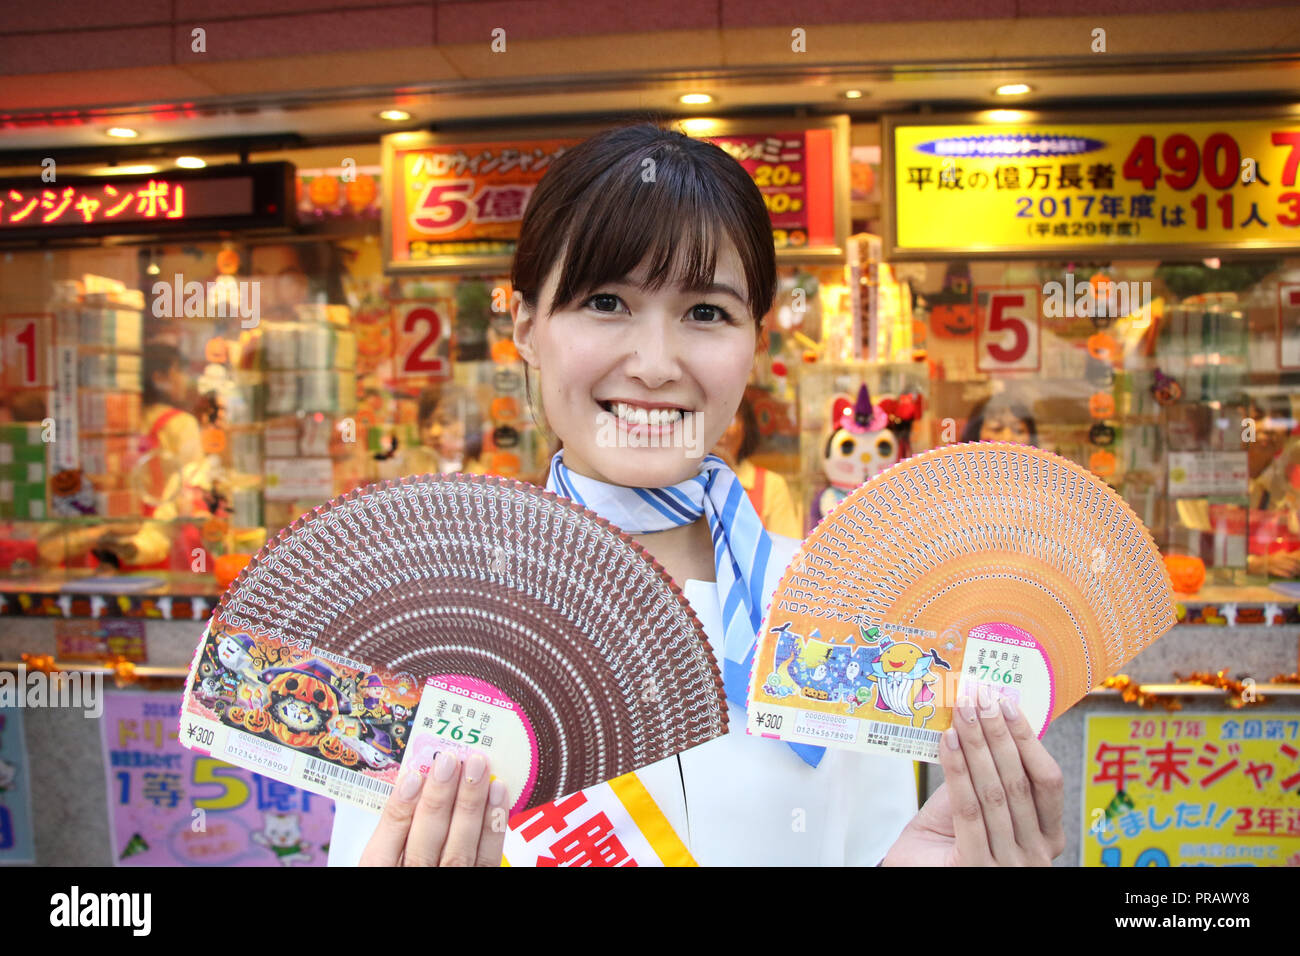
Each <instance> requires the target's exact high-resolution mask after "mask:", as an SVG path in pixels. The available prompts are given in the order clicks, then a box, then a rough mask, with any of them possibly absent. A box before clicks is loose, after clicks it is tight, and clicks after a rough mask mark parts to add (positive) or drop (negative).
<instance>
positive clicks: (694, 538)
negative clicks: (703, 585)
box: [632, 517, 717, 590]
mask: <svg viewBox="0 0 1300 956" xmlns="http://www.w3.org/2000/svg"><path fill="white" fill-rule="evenodd" d="M632 539H633V540H634V541H636V542H637V544H639V545H641V546H642V547H643V548H645V549H646V550H647V551H649V552H650V555H651V557H653V558H654V559H655V560H656V561H658V562H659V563H660V564H662V565H663V567H664V570H665V571H667V572H668V576H669V577H671V578H672V579H673V583H674V584H676V585H677V586H678V587H679V588H681V589H682V590H685V589H686V582H687V581H689V580H692V579H695V580H700V581H716V580H717V567H716V566H715V565H714V563H713V536H712V534H710V532H709V519H708V518H705V517H701V518H700V519H699V520H697V521H692V522H691V523H690V524H684V525H682V526H681V527H680V528H669V529H668V530H667V531H653V532H650V533H649V534H634V535H632Z"/></svg>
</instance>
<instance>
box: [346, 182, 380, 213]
mask: <svg viewBox="0 0 1300 956" xmlns="http://www.w3.org/2000/svg"><path fill="white" fill-rule="evenodd" d="M376 192H377V190H376V188H375V177H373V176H368V175H366V174H365V173H362V174H361V175H360V176H358V177H357V178H356V181H355V182H350V183H348V186H347V190H346V191H345V194H346V196H347V199H348V205H349V206H351V207H352V208H353V209H354V210H355V211H357V212H360V211H361V210H363V209H365V208H366V207H367V206H369V205H370V204H371V203H372V202H374V201H375V194H376Z"/></svg>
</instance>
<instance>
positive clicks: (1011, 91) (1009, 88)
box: [993, 83, 1033, 96]
mask: <svg viewBox="0 0 1300 956" xmlns="http://www.w3.org/2000/svg"><path fill="white" fill-rule="evenodd" d="M1032 90H1033V87H1032V86H1030V85H1029V84H1028V83H1003V84H1002V85H1001V86H999V87H998V88H997V89H996V90H994V91H993V92H994V93H996V94H997V95H998V96H1024V95H1025V94H1026V93H1028V92H1030V91H1032Z"/></svg>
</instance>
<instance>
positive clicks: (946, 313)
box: [930, 302, 975, 339]
mask: <svg viewBox="0 0 1300 956" xmlns="http://www.w3.org/2000/svg"><path fill="white" fill-rule="evenodd" d="M930 331H931V332H933V333H934V336H935V338H938V339H960V338H965V337H966V336H968V335H970V334H972V333H973V332H974V331H975V306H974V305H972V304H971V303H969V302H958V303H941V304H939V305H936V306H934V308H932V309H931V310H930Z"/></svg>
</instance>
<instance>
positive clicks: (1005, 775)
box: [883, 687, 1065, 866]
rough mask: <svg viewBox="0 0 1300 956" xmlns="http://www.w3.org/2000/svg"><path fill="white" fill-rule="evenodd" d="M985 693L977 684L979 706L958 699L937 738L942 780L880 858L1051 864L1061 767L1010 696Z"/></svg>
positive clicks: (893, 862) (1060, 804)
mask: <svg viewBox="0 0 1300 956" xmlns="http://www.w3.org/2000/svg"><path fill="white" fill-rule="evenodd" d="M990 698H991V694H990V692H989V691H988V690H987V689H986V688H983V687H982V688H981V689H980V693H979V700H978V702H977V703H978V705H979V711H978V714H977V713H976V709H975V707H974V706H973V704H972V702H970V701H962V700H959V701H958V702H957V703H958V706H957V708H955V709H954V711H953V721H954V723H953V727H952V728H949V729H948V730H946V731H944V734H943V740H942V741H940V743H939V764H940V766H942V767H943V773H944V782H943V784H942V785H940V787H939V789H937V790H936V791H935V792H934V794H933V795H932V796H931V797H930V799H929V800H927V801H926V802H925V806H923V807H921V811H920V812H919V813H918V814H917V815H916V816H915V817H913V818H912V820H911V822H910V823H908V824H907V826H906V827H905V828H904V829H903V832H902V834H900V835H899V838H898V840H897V842H895V843H894V845H893V846H892V847H890V849H889V853H887V854H886V855H885V859H884V863H883V865H884V866H1050V865H1051V863H1052V860H1053V859H1055V858H1056V857H1058V856H1060V855H1061V853H1062V852H1063V851H1064V850H1065V829H1064V827H1063V826H1062V821H1063V819H1064V813H1065V783H1064V776H1063V775H1062V773H1061V768H1060V766H1059V765H1058V764H1057V762H1056V761H1055V760H1053V759H1052V755H1051V754H1049V753H1048V752H1047V748H1045V747H1044V746H1043V745H1042V743H1040V742H1039V740H1038V739H1037V738H1036V737H1035V736H1034V731H1033V730H1032V728H1030V726H1029V722H1028V721H1026V720H1025V717H1024V715H1023V714H1021V713H1020V712H1019V711H1018V710H1016V709H1015V708H1014V706H1013V707H1012V708H1010V713H1007V712H1006V710H1007V708H1006V706H1005V705H1006V704H1008V703H1010V701H1009V700H1008V699H1006V698H1003V706H1001V707H999V706H998V704H996V703H993V702H991V700H990ZM963 705H965V706H964V707H963ZM954 728H955V734H954ZM952 741H955V742H956V744H957V749H954V748H953V746H952Z"/></svg>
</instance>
